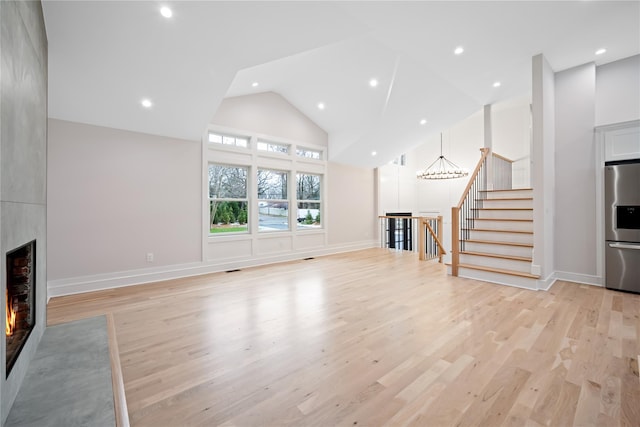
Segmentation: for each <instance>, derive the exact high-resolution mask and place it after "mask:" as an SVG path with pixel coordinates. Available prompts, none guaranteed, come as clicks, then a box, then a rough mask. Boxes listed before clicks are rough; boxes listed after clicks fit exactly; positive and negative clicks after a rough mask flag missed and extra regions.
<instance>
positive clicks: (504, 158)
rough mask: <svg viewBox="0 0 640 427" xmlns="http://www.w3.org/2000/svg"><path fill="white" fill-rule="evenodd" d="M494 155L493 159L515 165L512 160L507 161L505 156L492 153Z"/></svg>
mask: <svg viewBox="0 0 640 427" xmlns="http://www.w3.org/2000/svg"><path fill="white" fill-rule="evenodd" d="M492 155H493V157H497V158H499V159H502V160H504V161H505V162H509V163H513V160H511V159H507V158H506V157H505V156H501V155H500V154H498V153H492Z"/></svg>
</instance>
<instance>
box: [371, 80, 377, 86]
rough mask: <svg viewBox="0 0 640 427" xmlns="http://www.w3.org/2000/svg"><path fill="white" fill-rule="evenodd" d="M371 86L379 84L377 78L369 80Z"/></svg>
mask: <svg viewBox="0 0 640 427" xmlns="http://www.w3.org/2000/svg"><path fill="white" fill-rule="evenodd" d="M369 86H371V87H376V86H378V80H377V79H371V80H369Z"/></svg>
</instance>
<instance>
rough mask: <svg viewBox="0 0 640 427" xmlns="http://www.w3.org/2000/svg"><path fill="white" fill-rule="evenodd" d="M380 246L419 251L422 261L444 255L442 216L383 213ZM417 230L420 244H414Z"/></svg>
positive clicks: (439, 257) (440, 259)
mask: <svg viewBox="0 0 640 427" xmlns="http://www.w3.org/2000/svg"><path fill="white" fill-rule="evenodd" d="M378 218H379V219H380V246H381V247H383V248H389V249H402V250H409V251H412V252H418V255H419V258H420V260H422V261H427V260H431V259H435V258H438V259H439V262H442V257H443V256H444V255H446V254H447V251H446V250H445V248H444V245H443V244H442V233H443V230H444V228H443V225H442V224H443V221H442V216H438V217H423V216H396V215H381V216H379V217H378ZM416 231H417V238H418V246H417V247H416V246H415V245H413V241H414V240H415V239H414V233H415V232H416Z"/></svg>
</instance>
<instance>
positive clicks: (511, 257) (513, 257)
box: [460, 251, 532, 262]
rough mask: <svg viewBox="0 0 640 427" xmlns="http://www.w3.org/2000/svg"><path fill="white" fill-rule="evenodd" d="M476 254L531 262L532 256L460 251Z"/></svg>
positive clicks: (466, 253)
mask: <svg viewBox="0 0 640 427" xmlns="http://www.w3.org/2000/svg"><path fill="white" fill-rule="evenodd" d="M462 254H464V255H474V256H484V257H488V258H501V259H510V260H513V261H525V262H531V261H532V259H531V258H527V257H524V256H514V255H500V254H488V253H485V252H473V251H460V255H462Z"/></svg>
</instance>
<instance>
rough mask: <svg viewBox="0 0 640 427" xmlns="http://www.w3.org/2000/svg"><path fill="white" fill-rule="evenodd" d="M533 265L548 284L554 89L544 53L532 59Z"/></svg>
mask: <svg viewBox="0 0 640 427" xmlns="http://www.w3.org/2000/svg"><path fill="white" fill-rule="evenodd" d="M532 137H533V138H532V147H531V151H532V154H531V159H532V170H531V180H532V184H533V207H534V211H533V228H534V252H533V266H534V268H537V269H539V274H540V278H541V279H542V280H544V281H547V282H548V285H550V284H551V280H552V279H553V274H554V271H555V262H554V260H555V256H554V243H553V242H554V239H555V229H554V216H555V213H556V210H555V90H554V74H553V70H552V69H551V66H550V65H549V63H548V62H547V60H546V59H545V58H544V56H543V55H541V54H540V55H536V56H534V57H533V60H532Z"/></svg>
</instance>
